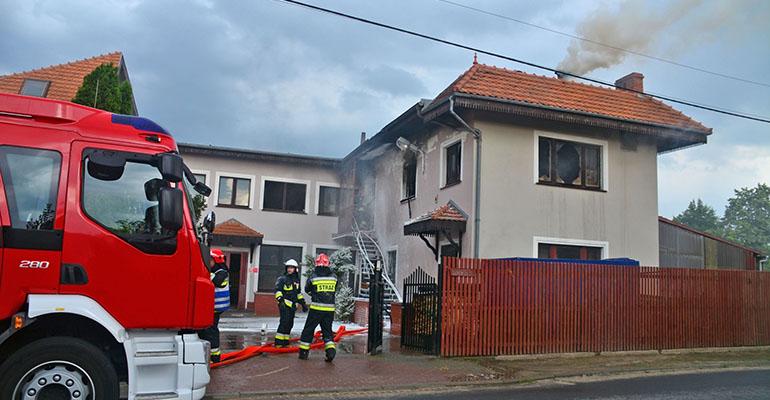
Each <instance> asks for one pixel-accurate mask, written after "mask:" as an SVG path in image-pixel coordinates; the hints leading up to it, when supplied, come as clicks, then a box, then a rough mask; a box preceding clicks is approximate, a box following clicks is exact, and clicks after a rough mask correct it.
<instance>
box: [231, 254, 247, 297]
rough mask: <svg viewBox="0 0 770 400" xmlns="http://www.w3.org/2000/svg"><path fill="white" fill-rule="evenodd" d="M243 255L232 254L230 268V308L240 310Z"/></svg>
mask: <svg viewBox="0 0 770 400" xmlns="http://www.w3.org/2000/svg"><path fill="white" fill-rule="evenodd" d="M242 257H243V254H241V253H230V257H228V258H229V263H228V266H229V267H230V307H232V308H238V299H239V297H240V296H239V295H240V294H241V293H242V291H241V258H242Z"/></svg>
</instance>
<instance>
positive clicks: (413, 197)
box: [401, 196, 417, 204]
mask: <svg viewBox="0 0 770 400" xmlns="http://www.w3.org/2000/svg"><path fill="white" fill-rule="evenodd" d="M416 197H417V196H410V197H406V198H403V199H401V204H404V203H406V202H408V201H414V199H415V198H416Z"/></svg>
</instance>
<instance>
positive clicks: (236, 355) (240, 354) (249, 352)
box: [211, 326, 366, 369]
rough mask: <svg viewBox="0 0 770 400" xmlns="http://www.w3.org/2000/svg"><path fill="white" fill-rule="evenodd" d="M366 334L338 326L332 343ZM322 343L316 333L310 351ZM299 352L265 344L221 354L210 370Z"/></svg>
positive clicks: (297, 349) (360, 330)
mask: <svg viewBox="0 0 770 400" xmlns="http://www.w3.org/2000/svg"><path fill="white" fill-rule="evenodd" d="M364 332H366V328H363V329H354V330H350V331H349V330H346V329H345V326H340V327H339V329H337V333H336V334H335V335H334V341H335V342H339V341H340V339H342V338H343V337H345V336H351V335H357V334H359V333H364ZM291 341H292V342H297V341H299V339H292V340H291ZM323 345H324V343H323V341H322V340H321V332H320V331H319V332H316V333H315V336H314V338H313V344H311V345H310V348H311V349H318V348H321V347H323ZM298 351H299V347H282V348H276V347H275V345H274V344H273V343H270V344H265V345H261V346H249V347H246V348H244V349H242V350H237V351H233V352H230V353H224V354H222V361H220V362H218V363H212V364H211V368H212V369H213V368H219V367H223V366H225V365H230V364H235V363H237V362H239V361H243V360H245V359H248V358H251V357H254V356H258V355H260V354H262V353H278V354H280V353H296V352H298Z"/></svg>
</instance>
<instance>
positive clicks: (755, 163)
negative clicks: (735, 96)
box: [658, 145, 770, 217]
mask: <svg viewBox="0 0 770 400" xmlns="http://www.w3.org/2000/svg"><path fill="white" fill-rule="evenodd" d="M706 147H707V146H702V147H700V148H693V149H689V150H683V151H678V152H675V153H672V154H668V155H664V156H662V157H661V158H660V163H659V175H658V176H659V179H658V183H659V187H658V194H659V209H660V212H661V214H662V215H666V216H669V217H671V216H674V215H676V214H678V213H680V212H682V211H683V210H684V209H685V208H686V207H687V204H688V203H689V202H690V200H693V199H696V198H700V199H703V201H705V202H706V203H707V204H709V205H711V206H712V207H714V208H716V209H717V211H718V212H719V213H721V212H723V211H724V207H725V206H726V205H727V199H728V198H730V197H732V196H733V194H734V190H735V189H740V188H743V187H754V186H756V185H757V184H758V183H766V184H770V148H757V147H754V146H747V145H728V146H720V147H718V148H717V147H715V148H706Z"/></svg>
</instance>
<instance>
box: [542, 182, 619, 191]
mask: <svg viewBox="0 0 770 400" xmlns="http://www.w3.org/2000/svg"><path fill="white" fill-rule="evenodd" d="M536 185H541V186H550V187H559V188H564V189H577V190H585V191H587V192H599V193H607V191H606V190H604V189H602V188H592V187H589V186H575V185H566V184H563V183H550V182H537V183H536Z"/></svg>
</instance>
